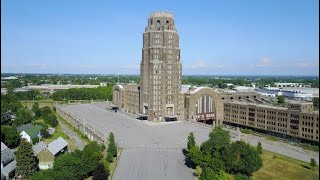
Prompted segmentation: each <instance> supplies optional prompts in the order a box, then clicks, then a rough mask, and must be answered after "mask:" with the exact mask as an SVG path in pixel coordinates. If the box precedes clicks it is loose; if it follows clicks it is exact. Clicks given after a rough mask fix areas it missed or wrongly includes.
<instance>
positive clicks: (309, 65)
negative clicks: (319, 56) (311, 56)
mask: <svg viewBox="0 0 320 180" xmlns="http://www.w3.org/2000/svg"><path fill="white" fill-rule="evenodd" d="M295 66H297V67H300V68H312V67H319V62H316V63H315V62H307V61H306V62H297V63H295Z"/></svg>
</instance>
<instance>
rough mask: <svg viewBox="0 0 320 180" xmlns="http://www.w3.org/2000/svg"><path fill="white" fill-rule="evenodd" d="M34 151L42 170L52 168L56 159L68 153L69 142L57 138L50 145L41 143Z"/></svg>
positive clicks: (34, 147)
mask: <svg viewBox="0 0 320 180" xmlns="http://www.w3.org/2000/svg"><path fill="white" fill-rule="evenodd" d="M33 151H34V153H35V155H36V156H37V157H38V159H39V168H40V169H48V168H52V167H53V162H54V159H55V158H56V157H57V156H59V155H60V154H62V153H64V152H66V151H68V142H67V141H65V140H64V139H63V138H62V137H59V138H57V139H56V140H54V141H52V142H51V143H49V144H48V145H46V143H44V142H43V141H41V142H39V143H38V144H36V145H34V146H33Z"/></svg>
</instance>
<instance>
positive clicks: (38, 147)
mask: <svg viewBox="0 0 320 180" xmlns="http://www.w3.org/2000/svg"><path fill="white" fill-rule="evenodd" d="M46 146H47V145H46V143H45V142H43V141H40V142H39V143H37V144H35V145H33V146H32V149H33V152H34V153H35V154H36V155H37V154H39V152H40V151H41V150H42V149H43V148H45V147H46Z"/></svg>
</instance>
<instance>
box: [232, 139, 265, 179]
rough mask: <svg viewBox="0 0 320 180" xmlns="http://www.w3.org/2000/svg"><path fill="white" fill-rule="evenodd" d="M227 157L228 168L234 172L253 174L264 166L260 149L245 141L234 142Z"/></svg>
mask: <svg viewBox="0 0 320 180" xmlns="http://www.w3.org/2000/svg"><path fill="white" fill-rule="evenodd" d="M226 157H227V159H226V169H227V170H228V172H232V173H234V174H237V173H240V174H244V175H247V176H251V174H252V173H253V172H255V171H257V170H259V169H260V168H261V167H262V159H261V157H260V155H259V153H258V151H257V150H255V149H254V148H253V147H252V146H251V145H249V144H247V143H245V142H244V141H236V142H234V143H232V144H231V146H230V149H229V150H228V151H227V156H226Z"/></svg>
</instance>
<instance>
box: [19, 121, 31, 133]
mask: <svg viewBox="0 0 320 180" xmlns="http://www.w3.org/2000/svg"><path fill="white" fill-rule="evenodd" d="M33 127H34V125H33V124H31V123H28V124H22V125H21V126H18V127H17V128H16V129H17V131H19V132H21V131H26V130H28V129H31V128H33Z"/></svg>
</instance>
